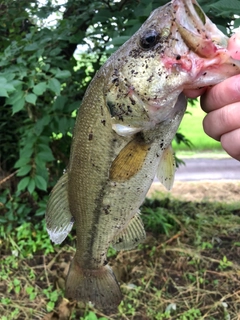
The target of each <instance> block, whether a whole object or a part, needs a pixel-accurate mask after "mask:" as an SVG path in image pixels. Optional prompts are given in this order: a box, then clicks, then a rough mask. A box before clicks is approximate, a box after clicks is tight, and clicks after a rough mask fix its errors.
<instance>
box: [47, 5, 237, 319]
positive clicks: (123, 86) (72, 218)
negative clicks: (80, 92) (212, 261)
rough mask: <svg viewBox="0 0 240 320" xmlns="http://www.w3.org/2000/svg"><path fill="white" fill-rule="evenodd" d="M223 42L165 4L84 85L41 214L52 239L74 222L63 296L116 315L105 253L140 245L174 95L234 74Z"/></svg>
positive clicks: (177, 104)
mask: <svg viewBox="0 0 240 320" xmlns="http://www.w3.org/2000/svg"><path fill="white" fill-rule="evenodd" d="M196 39H197V40H196ZM228 40H229V39H228V38H227V37H226V36H225V35H224V34H223V33H222V32H221V31H220V30H218V29H217V27H216V26H215V25H214V24H213V23H212V22H211V21H210V20H209V19H208V17H207V16H206V15H205V14H204V12H203V11H202V9H201V8H200V7H199V6H198V4H197V2H196V1H195V0H181V1H180V0H173V1H172V2H170V3H168V4H166V5H165V6H163V7H160V8H158V9H156V10H155V11H153V13H152V14H151V15H150V17H149V18H148V19H147V20H146V22H145V23H144V24H143V25H142V27H141V28H140V29H139V30H138V31H137V32H136V33H135V34H134V35H133V36H132V37H131V38H130V39H129V40H128V41H127V42H126V43H125V44H124V45H123V46H122V47H121V48H119V49H118V50H117V51H116V52H115V53H114V54H113V55H112V56H111V57H110V58H109V59H108V60H107V62H106V63H105V64H104V65H103V66H102V68H101V69H100V70H99V71H98V72H97V74H96V76H95V77H94V79H93V80H92V82H91V84H90V85H89V87H88V89H87V91H86V93H85V96H84V99H83V101H82V105H81V107H80V109H79V111H78V115H77V120H76V124H75V129H74V135H73V140H72V147H71V154H70V160H69V165H68V168H67V170H66V173H64V175H63V176H62V177H61V178H60V179H59V181H58V183H57V184H56V186H55V187H54V188H53V190H52V192H51V195H50V198H49V202H48V205H47V211H46V225H47V231H48V233H49V235H50V238H51V240H52V241H54V242H55V243H61V242H62V241H64V239H65V238H66V236H67V235H68V233H69V232H70V231H71V228H72V225H73V223H74V222H75V225H76V238H77V243H76V253H75V256H74V257H73V260H72V262H71V265H70V268H69V272H68V276H67V279H66V297H67V298H68V299H73V300H77V301H83V302H85V303H88V302H91V303H93V304H94V305H95V307H96V308H99V309H100V310H101V311H103V312H104V313H106V314H111V313H114V312H116V311H117V306H118V305H119V303H120V301H121V299H122V295H121V291H120V287H119V284H118V281H117V280H116V278H115V276H114V273H113V271H112V270H111V268H110V267H109V266H108V262H107V250H108V248H109V246H111V245H112V246H113V247H114V248H115V249H117V250H125V249H132V248H134V247H136V246H137V245H138V244H139V243H141V242H142V241H144V238H145V231H144V226H143V223H142V221H141V216H140V213H139V207H140V205H141V204H142V202H143V200H144V198H145V196H146V193H147V191H148V189H149V187H150V185H151V183H152V181H153V179H154V177H155V175H157V177H158V178H159V180H160V181H161V182H162V183H163V185H164V186H165V187H166V188H167V189H171V187H172V184H173V181H174V173H175V158H174V155H173V151H172V148H171V141H172V139H173V138H174V136H175V133H176V131H177V129H178V127H179V124H180V122H181V119H182V117H183V115H184V112H185V110H186V105H187V100H186V98H185V96H184V94H183V93H182V92H183V90H184V89H197V88H199V87H204V86H209V85H214V84H216V83H218V82H220V81H222V80H224V79H226V78H227V77H230V76H232V75H235V74H238V73H240V61H238V60H234V59H232V57H231V52H230V49H228ZM190 129H191V130H192V128H190Z"/></svg>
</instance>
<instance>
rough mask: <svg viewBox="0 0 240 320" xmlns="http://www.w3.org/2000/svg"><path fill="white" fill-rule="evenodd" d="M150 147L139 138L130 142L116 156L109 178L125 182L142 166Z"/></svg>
mask: <svg viewBox="0 0 240 320" xmlns="http://www.w3.org/2000/svg"><path fill="white" fill-rule="evenodd" d="M149 148H150V145H149V144H146V143H144V142H142V141H141V140H140V139H139V138H135V139H133V140H132V141H130V142H129V143H128V144H127V145H126V146H125V147H124V148H123V149H122V150H121V151H120V153H119V154H118V156H117V157H116V158H115V160H114V161H113V163H112V166H111V168H110V172H109V177H110V179H111V180H113V181H119V182H120V181H126V180H129V179H130V178H131V177H132V176H134V175H135V174H136V173H137V172H138V171H139V170H140V169H141V168H142V166H143V164H144V161H145V159H146V156H147V153H148V151H149Z"/></svg>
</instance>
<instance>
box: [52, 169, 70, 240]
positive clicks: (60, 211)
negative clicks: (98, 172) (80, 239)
mask: <svg viewBox="0 0 240 320" xmlns="http://www.w3.org/2000/svg"><path fill="white" fill-rule="evenodd" d="M67 190H68V174H67V173H65V174H63V175H62V177H61V178H60V179H59V180H58V182H57V184H56V185H55V187H54V188H53V190H52V192H51V194H50V198H49V201H48V205H47V210H46V225H47V231H48V234H49V236H50V239H51V240H52V241H53V242H54V243H57V244H59V243H62V242H63V240H64V239H65V238H66V237H67V235H68V233H69V232H70V231H71V229H72V226H73V223H74V219H73V216H72V215H71V212H70V209H69V203H68V191H67Z"/></svg>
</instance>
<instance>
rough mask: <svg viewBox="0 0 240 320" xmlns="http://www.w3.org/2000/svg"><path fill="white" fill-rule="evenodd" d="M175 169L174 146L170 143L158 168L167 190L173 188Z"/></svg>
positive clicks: (158, 174) (159, 177)
mask: <svg viewBox="0 0 240 320" xmlns="http://www.w3.org/2000/svg"><path fill="white" fill-rule="evenodd" d="M175 171H176V161H175V157H174V154H173V149H172V146H171V145H170V146H169V147H168V148H167V149H166V150H164V153H163V155H162V157H161V160H160V163H159V166H158V170H157V177H158V179H159V181H160V182H161V183H162V184H163V185H164V187H165V188H166V189H167V190H171V189H172V186H173V182H174V177H175Z"/></svg>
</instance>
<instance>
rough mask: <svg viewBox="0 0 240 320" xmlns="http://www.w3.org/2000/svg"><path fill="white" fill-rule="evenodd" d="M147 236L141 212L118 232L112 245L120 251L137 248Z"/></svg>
mask: <svg viewBox="0 0 240 320" xmlns="http://www.w3.org/2000/svg"><path fill="white" fill-rule="evenodd" d="M145 238H146V233H145V230H144V226H143V222H142V219H141V217H140V214H139V213H136V214H135V215H134V216H133V217H132V219H131V220H130V221H129V223H128V225H127V227H126V228H125V229H123V230H122V231H121V232H120V233H118V234H117V235H116V236H115V238H114V239H113V241H112V247H113V248H114V249H116V250H118V251H120V250H130V249H133V248H135V247H136V246H137V245H138V244H139V243H141V242H143V241H144V240H145Z"/></svg>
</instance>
